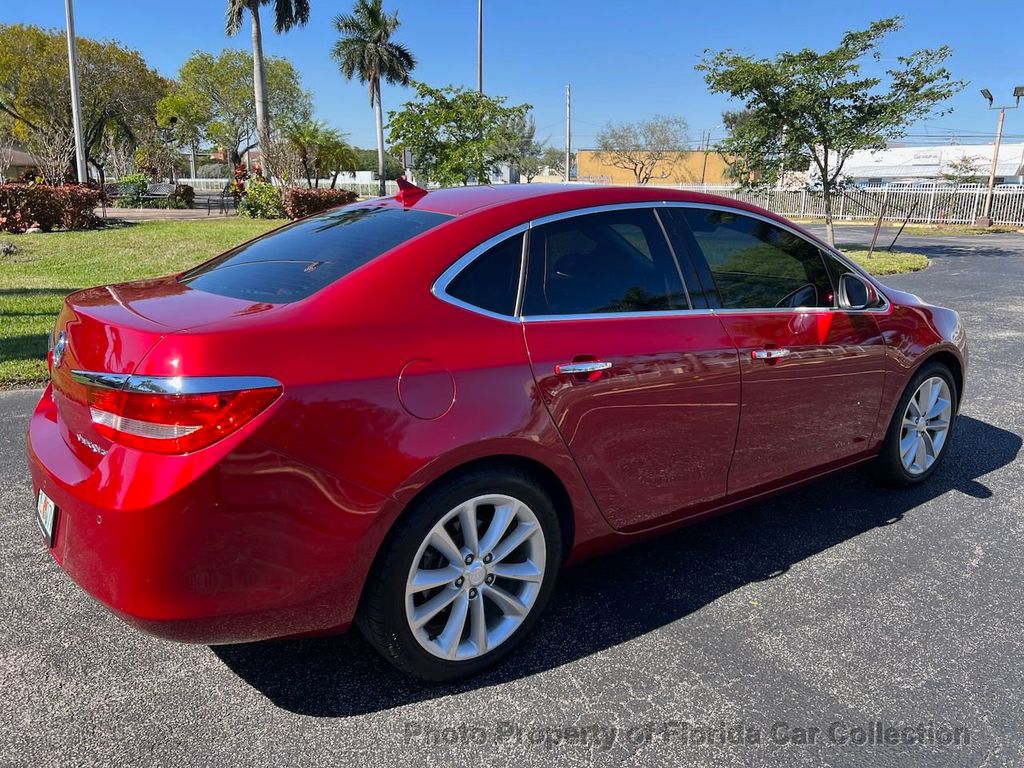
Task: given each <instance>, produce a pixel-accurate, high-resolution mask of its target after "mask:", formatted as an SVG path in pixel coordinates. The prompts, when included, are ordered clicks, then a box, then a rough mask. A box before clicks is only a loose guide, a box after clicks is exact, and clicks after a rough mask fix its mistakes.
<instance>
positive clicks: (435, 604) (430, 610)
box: [412, 587, 462, 629]
mask: <svg viewBox="0 0 1024 768" xmlns="http://www.w3.org/2000/svg"><path fill="white" fill-rule="evenodd" d="M460 594H462V593H461V591H460V590H458V589H455V588H454V587H453V588H451V589H443V590H441V591H440V592H438V593H437V594H436V595H434V596H433V597H432V598H430V599H429V600H427V602H425V603H424V604H423V605H418V606H416V610H415V611H414V612H413V616H412V628H413V629H419V628H420V627H422V626H423V625H424V624H426V623H427V622H428V621H430V620H431V619H432V618H434V617H435V616H437V614H439V613H440V612H441V611H443V610H444V609H445V608H447V607H448V606H449V605H451V604H452V601H453V600H455V598H457V597H458V596H459V595H460Z"/></svg>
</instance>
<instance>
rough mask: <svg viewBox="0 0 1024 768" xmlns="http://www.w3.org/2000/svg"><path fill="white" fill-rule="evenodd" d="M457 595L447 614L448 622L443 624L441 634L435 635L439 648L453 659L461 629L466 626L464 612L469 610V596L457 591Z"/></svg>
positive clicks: (457, 647) (460, 638)
mask: <svg viewBox="0 0 1024 768" xmlns="http://www.w3.org/2000/svg"><path fill="white" fill-rule="evenodd" d="M458 595H459V596H458V598H456V600H455V602H454V603H453V604H452V612H451V613H450V614H449V615H448V623H447V624H445V625H444V629H443V630H442V631H441V634H440V635H438V636H437V642H438V644H439V645H440V646H441V650H442V651H444V655H445V656H447V657H448V658H449V659H454V658H455V654H456V652H457V651H458V650H459V641H460V640H462V631H463V630H464V629H465V627H466V614H467V613H468V612H469V596H468V595H467V594H466V593H465V592H459V593H458Z"/></svg>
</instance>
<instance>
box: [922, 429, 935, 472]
mask: <svg viewBox="0 0 1024 768" xmlns="http://www.w3.org/2000/svg"><path fill="white" fill-rule="evenodd" d="M921 442H922V443H924V449H925V455H926V456H927V457H928V458H927V459H926V461H927V462H928V464H929V466H930V465H931V463H932V462H933V461H935V457H936V455H938V451H937V450H936V449H935V443H934V442H933V441H932V436H931V435H929V434H928V433H927V432H922V433H921Z"/></svg>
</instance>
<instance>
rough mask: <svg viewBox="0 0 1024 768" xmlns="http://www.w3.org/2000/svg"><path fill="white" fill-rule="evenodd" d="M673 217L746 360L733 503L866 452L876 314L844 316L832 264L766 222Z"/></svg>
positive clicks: (876, 397) (876, 398)
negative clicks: (681, 226)
mask: <svg viewBox="0 0 1024 768" xmlns="http://www.w3.org/2000/svg"><path fill="white" fill-rule="evenodd" d="M673 214H674V216H675V218H676V221H677V222H678V221H679V220H680V219H681V220H682V221H683V222H685V225H686V227H687V228H688V239H689V238H692V239H691V240H690V243H691V249H690V250H691V251H695V252H696V253H697V254H698V263H697V265H696V268H697V270H698V272H699V273H700V275H701V276H702V278H703V282H704V283H705V284H707V283H710V284H711V285H713V289H714V292H715V294H717V299H718V302H719V307H718V308H716V310H715V311H716V313H717V314H718V315H719V316H720V317H721V319H722V323H723V324H724V326H725V329H726V330H727V332H728V333H729V336H730V337H731V339H732V342H733V343H734V344H735V346H736V349H737V350H738V352H739V358H740V369H741V375H742V384H743V396H742V401H743V407H742V414H741V416H740V425H739V433H738V435H737V439H736V451H735V454H734V457H733V464H732V468H731V470H730V472H729V492H730V494H731V493H739V492H743V491H748V490H751V489H755V488H757V487H758V486H761V485H765V484H770V483H772V482H775V481H778V480H780V479H783V478H786V477H789V476H792V475H796V474H800V473H805V472H808V471H809V470H813V469H815V468H818V467H825V466H827V465H829V464H832V463H836V462H842V461H844V460H848V459H850V458H851V457H854V456H856V455H857V454H858V453H861V452H864V451H866V450H867V449H868V448H869V447H870V446H871V444H872V437H873V432H874V427H875V424H876V422H877V419H878V409H879V406H880V403H881V398H882V387H883V383H884V378H885V341H884V339H883V338H882V335H881V333H880V331H879V326H878V324H877V322H876V320H875V316H874V312H873V311H872V310H870V309H868V310H859V311H846V310H843V309H840V308H838V305H837V302H836V290H835V285H834V280H835V278H834V276H833V274H831V270H830V268H829V267H828V265H827V262H826V259H828V260H832V261H834V262H836V264H837V265H838V264H841V262H839V261H838V260H836V259H835V257H834V256H832V255H831V254H825V253H824V252H823V251H822V250H821V249H820V248H819V247H818V246H817V245H816V244H815V243H813V242H811V241H810V240H808V239H806V238H804V237H803V236H801V235H800V234H798V233H797V232H795V231H794V230H790V229H788V228H785V227H783V226H780V225H779V224H777V223H775V222H773V221H770V220H768V219H767V218H762V217H759V216H756V215H753V214H747V213H745V212H740V211H737V210H733V209H730V208H726V207H680V208H676V209H674V210H673ZM684 231H685V230H684ZM837 268H838V267H837ZM706 287H709V288H710V287H711V286H706Z"/></svg>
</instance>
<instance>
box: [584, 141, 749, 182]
mask: <svg viewBox="0 0 1024 768" xmlns="http://www.w3.org/2000/svg"><path fill="white" fill-rule="evenodd" d="M576 167H577V172H576V178H577V180H578V181H584V182H592V183H596V184H636V183H637V180H636V175H635V174H634V173H633V171H631V170H629V169H628V168H620V167H618V166H615V165H612V164H611V158H610V157H608V155H607V153H605V154H603V155H602V153H601V152H599V151H598V150H596V149H581V150H579V151H578V152H577V154H576ZM728 168H729V165H728V164H727V163H726V161H725V158H724V157H723V156H722V155H720V154H718V153H717V152H714V151H709V152H702V151H700V150H692V151H685V152H671V153H666V157H665V158H664V159H662V160H661V161H660V162H658V163H657V165H656V166H655V168H654V175H652V176H651V180H650V181H649V182H647V183H648V184H651V185H653V186H657V185H658V184H733V183H734V182H733V180H732V179H730V178H728V177H727V176H726V171H727V170H728Z"/></svg>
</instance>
